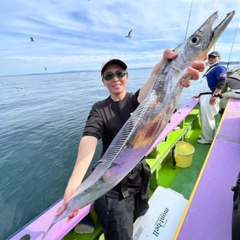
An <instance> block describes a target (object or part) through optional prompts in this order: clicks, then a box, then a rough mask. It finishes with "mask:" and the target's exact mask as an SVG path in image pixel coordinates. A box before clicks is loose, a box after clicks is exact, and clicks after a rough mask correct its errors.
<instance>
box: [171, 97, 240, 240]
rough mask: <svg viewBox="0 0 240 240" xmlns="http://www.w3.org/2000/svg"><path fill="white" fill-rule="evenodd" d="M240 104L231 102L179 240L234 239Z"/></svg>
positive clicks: (238, 164)
mask: <svg viewBox="0 0 240 240" xmlns="http://www.w3.org/2000/svg"><path fill="white" fill-rule="evenodd" d="M239 156H240V101H239V100H236V99H231V100H230V101H229V103H228V106H227V109H226V110H225V112H224V115H223V117H222V120H221V122H220V127H219V128H218V131H217V134H216V137H215V140H214V142H213V144H212V146H211V149H210V151H209V154H208V156H207V159H206V162H205V164H204V166H203V168H202V170H201V173H200V176H199V178H198V181H197V184H196V186H195V189H194V191H193V193H192V195H191V197H190V200H189V204H188V206H187V209H186V212H185V214H184V218H183V219H182V222H181V225H180V227H179V229H178V231H177V234H176V236H175V239H178V240H181V239H182V240H185V239H195V240H198V239H199V240H200V239H201V240H202V239H218V240H221V239H222V240H227V239H229V240H230V239H231V224H232V206H233V192H232V191H231V186H234V185H235V183H236V178H237V175H238V172H239V170H240V162H239Z"/></svg>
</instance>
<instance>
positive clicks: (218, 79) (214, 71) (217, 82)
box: [205, 63, 227, 92]
mask: <svg viewBox="0 0 240 240" xmlns="http://www.w3.org/2000/svg"><path fill="white" fill-rule="evenodd" d="M205 76H206V78H207V82H208V86H209V88H210V89H211V90H212V92H214V90H215V89H216V88H219V89H222V88H223V86H224V81H225V80H226V76H227V70H226V68H225V67H224V66H222V65H221V64H220V63H216V64H214V65H213V66H212V67H211V70H210V71H209V70H208V71H207V73H206V74H205Z"/></svg>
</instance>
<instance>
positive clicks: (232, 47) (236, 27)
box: [227, 24, 238, 68]
mask: <svg viewBox="0 0 240 240" xmlns="http://www.w3.org/2000/svg"><path fill="white" fill-rule="evenodd" d="M237 28H238V24H237V27H236V29H235V34H234V37H233V42H232V47H231V51H230V54H229V59H228V63H227V68H228V65H229V63H230V58H231V55H232V50H233V44H234V40H235V37H236V33H237Z"/></svg>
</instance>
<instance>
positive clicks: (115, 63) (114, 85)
mask: <svg viewBox="0 0 240 240" xmlns="http://www.w3.org/2000/svg"><path fill="white" fill-rule="evenodd" d="M177 56H178V55H177V54H176V53H174V52H173V51H172V50H170V49H167V50H165V51H164V54H163V58H162V60H161V61H160V62H159V63H157V64H156V66H155V67H154V68H153V70H152V73H151V76H150V78H149V80H148V81H147V82H146V83H145V84H144V85H143V86H142V87H141V88H140V89H139V90H138V91H136V92H135V93H128V92H127V90H126V86H127V82H128V72H127V65H126V63H124V62H123V61H121V60H119V59H110V60H109V61H107V62H106V63H104V64H103V65H102V69H101V77H102V82H103V84H104V86H106V88H107V89H108V91H109V93H110V96H109V97H107V98H106V99H105V100H103V101H100V102H98V103H96V104H94V105H93V107H92V110H91V111H90V114H89V116H88V119H87V122H86V127H85V130H84V133H83V137H82V139H81V141H80V144H79V149H78V155H77V160H76V164H75V167H74V169H73V172H72V175H71V177H70V179H69V182H68V185H67V188H66V190H65V194H64V202H63V205H62V207H61V208H60V210H59V211H58V212H57V214H56V215H57V216H58V215H61V214H62V213H63V211H64V210H65V209H66V206H67V203H68V201H69V200H70V198H71V197H72V196H73V194H74V192H75V190H76V188H77V187H78V186H79V185H80V184H81V182H82V179H83V177H84V175H85V173H86V172H87V169H88V167H89V165H90V163H91V161H92V158H93V156H94V153H95V150H96V147H97V143H98V140H100V139H102V143H103V149H102V154H101V155H103V154H104V153H105V151H106V150H107V148H108V146H109V145H110V143H111V142H112V140H113V139H114V137H115V135H116V134H117V133H118V131H119V130H120V129H121V127H122V126H123V124H124V123H125V122H126V121H127V119H128V118H129V117H130V115H131V113H132V112H133V111H134V110H135V109H136V108H137V107H138V105H139V104H140V103H141V102H142V101H143V100H144V99H145V97H146V95H147V92H148V90H149V88H150V86H151V84H152V82H153V81H154V79H155V78H156V76H157V74H158V72H159V70H160V69H161V67H162V65H163V63H164V62H165V61H166V60H167V59H175V58H177ZM204 68H205V64H204V62H203V61H194V62H193V63H192V66H191V67H188V68H187V69H186V71H187V73H188V74H189V75H190V76H191V79H194V80H196V79H198V78H199V76H200V73H199V71H203V70H204ZM181 84H182V85H183V86H184V87H189V86H190V81H189V80H188V79H182V81H181ZM141 165H143V166H141ZM144 165H145V166H144ZM144 169H145V170H144ZM143 171H145V172H146V162H145V160H143V161H142V162H141V163H140V164H138V165H137V166H136V167H135V168H134V169H133V170H132V171H131V172H130V173H129V174H128V175H127V182H126V178H125V179H124V180H123V181H121V182H120V183H119V184H117V186H115V187H114V188H113V189H112V190H111V191H109V192H108V193H107V194H106V195H104V196H103V197H100V198H99V199H98V200H96V201H95V210H96V212H97V213H98V217H99V219H100V222H101V224H102V226H103V228H104V234H105V239H106V240H107V239H111V240H114V239H119V240H120V239H121V240H122V239H124V240H127V239H132V233H133V223H134V220H136V219H137V218H138V217H139V216H141V215H143V214H144V213H145V212H146V210H147V208H148V205H147V201H148V197H147V199H145V200H146V201H145V204H144V209H141V207H140V209H139V208H138V211H136V210H137V209H136V208H137V207H136V206H139V197H141V196H140V194H139V193H140V192H141V189H142V188H144V187H145V188H149V180H150V176H149V177H148V181H147V182H144V180H143ZM149 172H150V170H149ZM145 175H146V174H145ZM143 183H144V184H143ZM124 184H127V185H126V186H123V185H124ZM143 185H145V186H143ZM123 188H125V190H123ZM123 191H124V192H123ZM126 191H127V192H126ZM147 192H149V189H147ZM140 205H141V203H140ZM77 213H78V211H75V212H73V213H71V214H69V216H68V217H69V219H71V218H72V217H74V216H75V215H76V214H77Z"/></svg>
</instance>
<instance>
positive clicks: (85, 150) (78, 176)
mask: <svg viewBox="0 0 240 240" xmlns="http://www.w3.org/2000/svg"><path fill="white" fill-rule="evenodd" d="M97 143H98V139H97V138H95V137H92V136H84V137H83V138H82V139H81V141H80V143H79V148H78V155H77V160H76V163H75V166H74V169H73V172H72V175H71V177H70V179H69V181H68V185H67V188H66V190H65V194H64V201H63V204H62V206H61V208H60V209H59V210H58V212H57V213H56V216H59V215H61V214H62V213H63V212H64V210H65V209H66V207H67V203H68V201H69V200H70V198H71V197H72V195H73V193H74V192H75V190H76V188H77V187H78V186H79V185H80V184H81V182H82V179H83V177H84V176H85V174H86V172H87V170H88V167H89V165H90V163H91V161H92V158H93V156H94V153H95V150H96V147H97ZM72 217H73V216H72Z"/></svg>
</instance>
